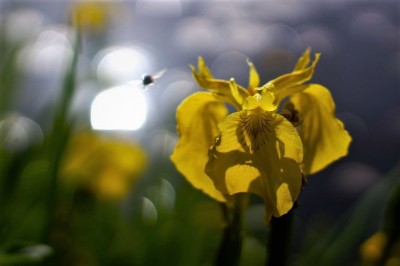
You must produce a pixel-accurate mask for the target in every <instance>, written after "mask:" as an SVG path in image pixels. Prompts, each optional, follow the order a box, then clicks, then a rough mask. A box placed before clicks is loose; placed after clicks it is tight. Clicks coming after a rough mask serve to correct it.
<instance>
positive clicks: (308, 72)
mask: <svg viewBox="0 0 400 266" xmlns="http://www.w3.org/2000/svg"><path fill="white" fill-rule="evenodd" d="M319 56H320V54H315V60H314V62H313V63H312V65H311V66H309V67H307V68H305V69H303V70H299V71H294V72H292V73H289V74H285V75H282V76H280V77H278V78H276V79H274V80H272V81H270V82H269V83H272V84H274V85H275V89H276V92H277V93H278V92H279V91H280V90H282V89H285V88H288V87H292V86H296V85H300V84H302V83H304V82H306V81H308V80H310V79H311V77H312V75H313V73H314V69H315V66H316V65H317V62H318V60H319Z"/></svg>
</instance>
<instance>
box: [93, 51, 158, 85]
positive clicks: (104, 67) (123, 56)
mask: <svg viewBox="0 0 400 266" xmlns="http://www.w3.org/2000/svg"><path fill="white" fill-rule="evenodd" d="M94 61H95V62H96V63H98V64H97V70H96V71H97V77H98V79H99V81H100V82H102V83H103V84H107V85H112V86H115V85H119V84H124V83H126V82H128V81H130V80H132V79H140V78H141V76H142V75H143V74H144V73H150V72H151V68H150V65H151V62H150V61H151V60H150V55H149V53H148V52H146V51H145V50H144V49H141V48H139V47H118V46H117V47H110V48H107V49H104V50H102V51H100V52H99V53H98V54H97V55H96V57H95V60H94Z"/></svg>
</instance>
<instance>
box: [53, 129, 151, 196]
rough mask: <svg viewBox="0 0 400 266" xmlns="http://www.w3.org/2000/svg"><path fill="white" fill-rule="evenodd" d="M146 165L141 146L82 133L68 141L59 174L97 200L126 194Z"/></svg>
mask: <svg viewBox="0 0 400 266" xmlns="http://www.w3.org/2000/svg"><path fill="white" fill-rule="evenodd" d="M145 166H146V154H145V152H144V151H143V149H142V148H141V147H139V146H137V145H133V144H131V143H124V142H121V141H115V140H107V139H103V138H101V137H99V136H97V135H95V134H82V135H78V136H75V137H74V138H72V139H71V141H70V142H69V144H68V146H67V149H66V152H65V155H64V158H63V160H62V163H61V167H60V175H61V177H62V178H63V179H64V180H65V181H69V182H72V183H75V184H76V185H78V186H79V187H83V188H85V189H87V190H89V191H90V192H92V193H93V195H95V196H96V197H98V198H99V199H103V200H111V201H114V200H119V199H121V198H122V197H123V196H125V195H126V194H127V193H128V191H129V189H130V187H131V185H132V182H134V181H135V180H137V179H138V177H139V176H140V174H141V173H142V172H143V170H144V169H145Z"/></svg>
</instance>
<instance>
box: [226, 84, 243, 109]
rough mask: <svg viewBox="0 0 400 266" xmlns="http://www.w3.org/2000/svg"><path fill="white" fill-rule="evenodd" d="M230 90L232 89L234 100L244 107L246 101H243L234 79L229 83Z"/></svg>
mask: <svg viewBox="0 0 400 266" xmlns="http://www.w3.org/2000/svg"><path fill="white" fill-rule="evenodd" d="M229 88H230V89H231V94H232V96H233V98H234V99H235V101H236V102H237V103H238V104H240V105H242V104H243V100H244V99H243V97H242V95H240V93H239V89H238V87H237V85H236V83H235V79H234V78H231V80H230V81H229Z"/></svg>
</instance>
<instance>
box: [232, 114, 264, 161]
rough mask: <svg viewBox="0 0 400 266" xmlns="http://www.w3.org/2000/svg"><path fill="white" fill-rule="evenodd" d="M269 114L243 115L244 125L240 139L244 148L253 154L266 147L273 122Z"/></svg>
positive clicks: (242, 125)
mask: <svg viewBox="0 0 400 266" xmlns="http://www.w3.org/2000/svg"><path fill="white" fill-rule="evenodd" d="M270 118H271V117H269V115H268V112H262V113H253V114H246V113H245V112H243V113H242V115H241V119H242V122H241V123H242V124H241V127H240V129H241V130H240V132H238V133H239V135H238V137H239V139H240V143H241V145H242V146H243V148H244V149H245V150H247V151H249V152H251V153H254V152H257V151H258V150H259V149H260V147H262V146H264V145H265V142H266V141H267V140H268V133H269V132H270V130H269V128H270V124H269V123H268V122H269V121H271V119H270Z"/></svg>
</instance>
